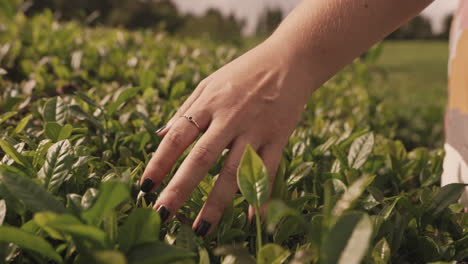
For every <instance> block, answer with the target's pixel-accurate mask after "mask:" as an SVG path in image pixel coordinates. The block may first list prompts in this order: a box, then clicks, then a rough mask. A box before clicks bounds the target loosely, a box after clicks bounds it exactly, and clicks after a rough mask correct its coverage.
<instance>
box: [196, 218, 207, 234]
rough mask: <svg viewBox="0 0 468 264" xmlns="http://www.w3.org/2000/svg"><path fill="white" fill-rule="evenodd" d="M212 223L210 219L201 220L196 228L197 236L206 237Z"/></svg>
mask: <svg viewBox="0 0 468 264" xmlns="http://www.w3.org/2000/svg"><path fill="white" fill-rule="evenodd" d="M210 227H211V224H210V222H208V221H205V220H201V222H200V223H199V224H198V226H197V229H195V234H196V235H197V236H201V237H204V236H205V235H206V233H207V232H208V230H209V229H210Z"/></svg>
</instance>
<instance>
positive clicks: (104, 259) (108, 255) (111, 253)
mask: <svg viewBox="0 0 468 264" xmlns="http://www.w3.org/2000/svg"><path fill="white" fill-rule="evenodd" d="M92 258H93V263H96V264H127V259H126V258H125V255H123V254H122V253H121V252H119V251H117V250H100V251H94V252H93V253H92Z"/></svg>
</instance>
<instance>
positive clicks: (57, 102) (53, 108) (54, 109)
mask: <svg viewBox="0 0 468 264" xmlns="http://www.w3.org/2000/svg"><path fill="white" fill-rule="evenodd" d="M67 115H68V105H67V104H66V102H65V101H64V100H63V99H62V98H60V97H54V98H51V99H49V100H47V102H46V103H45V105H44V108H43V116H44V121H45V122H56V123H58V124H60V125H63V124H64V123H65V120H66V118H67Z"/></svg>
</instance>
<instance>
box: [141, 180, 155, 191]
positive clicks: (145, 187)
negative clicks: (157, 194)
mask: <svg viewBox="0 0 468 264" xmlns="http://www.w3.org/2000/svg"><path fill="white" fill-rule="evenodd" d="M153 186H154V182H153V181H152V180H151V179H150V178H146V179H145V180H144V181H143V183H142V184H141V187H140V190H141V191H142V192H145V193H147V192H149V191H151V189H153Z"/></svg>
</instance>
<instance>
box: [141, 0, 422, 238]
mask: <svg viewBox="0 0 468 264" xmlns="http://www.w3.org/2000/svg"><path fill="white" fill-rule="evenodd" d="M429 3H430V1H429V0H304V1H303V2H302V3H301V4H300V5H299V6H298V7H297V8H296V9H294V11H293V12H292V13H291V14H290V15H289V16H288V17H287V18H286V19H285V20H284V22H283V23H282V24H281V25H280V26H279V28H278V29H277V30H276V31H275V32H274V33H273V35H272V36H271V37H270V38H268V39H267V40H266V41H264V42H263V43H261V44H260V45H258V46H257V47H255V48H254V49H252V50H250V51H248V52H247V53H245V54H243V55H242V56H240V57H239V58H237V59H235V60H234V61H232V62H230V63H229V64H227V65H225V66H223V67H222V68H220V69H219V70H217V71H216V72H214V73H213V74H211V75H210V76H208V77H207V78H206V79H205V80H203V81H202V82H201V83H200V84H199V85H198V86H197V88H196V89H195V90H194V91H193V93H192V94H191V95H190V97H189V98H188V99H187V100H186V101H185V102H184V103H183V105H182V106H181V107H180V108H179V110H178V111H177V113H176V114H175V116H174V117H173V118H172V119H171V120H170V121H169V122H168V123H167V125H166V126H165V127H163V128H162V129H160V130H158V133H157V134H158V135H159V136H161V137H164V138H163V140H162V141H161V143H160V145H159V146H158V149H157V150H156V152H155V153H154V154H153V156H152V158H151V161H150V162H149V164H148V166H147V167H146V169H145V172H144V174H143V177H142V179H141V184H142V188H141V190H142V191H143V192H148V191H151V190H154V189H155V188H156V186H157V185H159V184H160V183H161V182H162V180H163V179H164V177H165V176H166V175H167V174H168V173H169V172H170V171H171V169H172V166H173V165H174V164H175V162H176V161H177V160H178V159H179V157H180V156H181V155H182V153H183V152H184V151H185V150H186V148H187V147H189V146H190V145H191V144H192V143H193V142H194V141H195V140H196V139H197V137H198V136H199V134H200V132H204V134H203V135H202V137H201V138H200V139H199V140H198V141H197V142H196V144H195V145H194V147H193V149H191V151H190V153H189V154H188V155H187V157H186V159H185V160H184V161H183V163H182V164H181V166H180V167H179V169H178V170H177V172H176V173H175V175H174V176H173V178H172V179H171V181H170V182H169V184H168V185H167V186H166V188H165V189H164V190H163V192H162V193H161V194H160V196H159V198H158V200H157V201H156V202H155V205H154V209H155V210H158V212H159V213H160V214H161V216H162V220H163V222H165V221H168V220H169V219H170V218H171V217H173V216H174V214H175V212H177V210H179V208H180V207H181V206H182V205H183V203H184V202H185V201H186V199H188V197H189V196H190V193H191V192H192V191H193V189H194V188H195V187H196V186H197V185H198V184H199V183H200V181H201V180H202V178H203V177H204V176H205V175H206V173H207V172H208V171H209V169H210V168H211V167H212V166H213V165H214V164H215V162H216V160H217V159H218V157H219V156H220V155H221V153H222V152H223V151H224V149H226V148H228V149H229V152H228V154H227V157H226V160H225V162H224V164H223V168H222V169H221V171H220V173H219V177H218V179H217V180H216V183H215V185H214V187H213V189H212V191H211V193H210V195H209V197H208V199H207V200H206V202H205V204H204V206H203V208H202V209H201V211H200V212H199V214H198V216H197V218H196V219H195V221H194V223H193V227H192V228H193V229H194V230H195V232H196V233H197V235H201V236H204V235H206V234H207V233H209V232H210V231H211V230H212V228H213V227H214V226H215V225H216V224H217V222H218V221H219V219H220V218H221V215H222V213H223V210H224V208H225V207H226V206H228V205H229V204H231V203H232V198H233V197H234V195H235V193H236V191H237V183H236V174H237V167H238V165H239V162H240V159H241V156H242V154H243V152H244V150H245V147H246V145H247V144H250V145H251V146H252V147H253V149H254V150H255V151H256V152H257V153H258V154H259V155H260V157H261V158H262V159H263V161H264V163H265V166H266V168H267V170H268V173H269V176H270V179H271V182H274V177H275V175H276V170H277V168H278V164H279V162H280V160H281V155H282V152H283V149H284V146H285V145H286V144H287V143H288V139H289V136H290V135H291V133H292V132H293V130H294V128H295V126H296V125H297V122H298V121H299V120H300V117H301V113H302V111H303V109H304V107H303V106H304V104H305V102H306V100H307V99H308V96H309V95H310V94H311V93H312V91H313V90H315V89H316V88H318V87H319V86H320V85H321V84H322V83H323V82H325V81H326V80H328V79H329V78H330V77H331V76H332V75H334V74H335V73H336V72H337V71H338V70H340V69H341V68H342V67H343V66H345V65H346V64H348V63H350V62H351V61H352V60H353V58H355V57H357V56H358V55H359V54H360V53H362V52H364V51H365V50H366V49H367V48H368V47H370V46H371V45H372V44H373V43H375V42H377V41H378V40H380V39H382V38H383V37H384V36H385V35H387V34H388V33H390V32H391V31H392V30H394V29H395V28H397V27H398V26H399V25H400V24H402V23H404V22H405V21H407V20H408V19H410V18H411V17H413V16H415V15H416V14H418V12H419V11H420V10H421V9H423V8H424V7H425V6H427V5H428V4H429ZM184 114H188V115H190V116H192V117H193V120H196V121H197V122H198V124H199V128H198V127H196V126H194V125H193V124H192V123H191V122H189V121H187V119H185V118H180V116H182V115H184ZM252 213H253V210H252V208H251V209H250V217H251V216H252Z"/></svg>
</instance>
